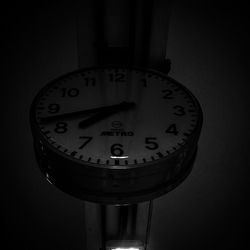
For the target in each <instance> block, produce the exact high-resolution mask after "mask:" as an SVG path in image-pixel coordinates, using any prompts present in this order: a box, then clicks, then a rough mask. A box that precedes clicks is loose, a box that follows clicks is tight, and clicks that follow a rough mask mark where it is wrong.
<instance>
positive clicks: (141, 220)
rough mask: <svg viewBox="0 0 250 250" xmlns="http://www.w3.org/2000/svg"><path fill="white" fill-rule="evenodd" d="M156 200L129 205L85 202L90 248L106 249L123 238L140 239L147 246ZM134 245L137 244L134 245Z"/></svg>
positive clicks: (87, 236) (128, 239)
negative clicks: (154, 201)
mask: <svg viewBox="0 0 250 250" xmlns="http://www.w3.org/2000/svg"><path fill="white" fill-rule="evenodd" d="M152 205H153V202H152V201H148V202H143V203H138V204H127V205H102V204H96V203H90V202H85V203H84V221H85V245H84V247H85V248H84V249H86V250H106V248H108V247H109V246H112V245H114V244H115V245H118V246H119V244H120V247H121V246H122V244H123V242H136V244H138V242H139V243H140V244H141V246H143V249H144V250H146V248H147V244H148V241H149V235H150V225H151V216H152V209H153V206H152ZM130 247H133V245H132V246H130Z"/></svg>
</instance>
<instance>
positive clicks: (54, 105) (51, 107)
mask: <svg viewBox="0 0 250 250" xmlns="http://www.w3.org/2000/svg"><path fill="white" fill-rule="evenodd" d="M59 109H60V105H59V104H57V103H51V104H49V105H48V113H51V114H55V113H57V112H58V111H59Z"/></svg>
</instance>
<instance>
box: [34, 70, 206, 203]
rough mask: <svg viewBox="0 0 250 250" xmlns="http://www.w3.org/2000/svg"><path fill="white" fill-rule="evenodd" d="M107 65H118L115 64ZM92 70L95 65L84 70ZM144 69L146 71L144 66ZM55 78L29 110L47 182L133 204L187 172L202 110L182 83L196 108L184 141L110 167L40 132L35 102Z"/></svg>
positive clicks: (99, 198) (93, 199) (94, 198)
mask: <svg viewBox="0 0 250 250" xmlns="http://www.w3.org/2000/svg"><path fill="white" fill-rule="evenodd" d="M110 67H112V68H113V67H116V68H119V66H117V65H116V66H110ZM121 67H122V68H124V67H125V66H124V65H123V66H121ZM105 68H106V67H105ZM130 68H131V67H130ZM133 68H134V67H133ZM91 69H94V68H89V69H85V70H91ZM134 69H136V68H134ZM137 69H139V70H143V69H141V68H137ZM145 71H149V70H148V69H145ZM79 72H81V70H77V71H74V72H72V73H69V74H66V75H64V76H61V77H60V78H58V79H56V80H54V81H58V80H60V79H62V78H64V77H67V76H68V75H72V74H76V73H79ZM150 72H152V73H156V74H160V75H162V73H161V72H157V71H155V70H150ZM165 77H167V79H168V80H169V81H174V82H175V83H176V84H179V85H181V84H180V83H178V82H176V81H175V80H173V79H172V78H170V77H169V76H167V75H165ZM54 81H52V82H51V83H49V84H48V85H46V86H45V87H44V88H43V89H42V90H41V91H40V92H39V93H38V95H37V96H36V97H35V99H34V101H33V103H32V105H31V110H30V124H31V129H32V134H33V138H34V150H35V155H36V160H37V162H38V165H39V167H40V169H41V171H42V173H43V174H44V175H45V176H46V178H47V180H48V181H49V182H50V183H52V184H54V185H55V186H57V187H58V188H59V189H61V190H62V191H64V192H66V193H68V194H71V195H72V196H75V197H77V198H80V199H83V200H86V201H91V202H97V203H101V204H135V203H138V202H143V201H148V200H152V199H154V198H157V197H159V196H161V195H163V194H165V193H167V192H169V191H171V190H172V189H174V188H175V187H176V186H178V185H179V184H180V183H181V182H182V181H183V180H184V179H185V178H186V177H187V175H188V174H189V173H190V171H191V169H192V165H193V162H194V159H195V156H196V152H197V142H198V138H199V135H200V130H201V126H202V111H201V108H200V105H199V103H198V101H197V100H196V98H195V97H194V96H193V95H192V94H191V93H190V91H189V90H187V89H186V88H185V87H184V86H182V85H181V87H182V88H184V89H185V90H186V91H187V92H188V93H189V95H190V96H191V97H192V99H193V102H194V103H195V106H196V107H198V123H197V126H196V128H195V129H194V132H193V133H192V134H191V135H190V136H189V137H188V138H187V140H186V143H185V144H184V145H183V146H180V148H178V149H177V150H176V151H175V152H173V153H170V154H169V155H167V156H165V157H162V158H160V159H158V160H155V161H151V162H146V163H139V164H137V165H118V166H116V165H114V166H112V165H103V164H97V163H90V162H86V161H83V160H79V159H77V158H74V157H72V156H70V155H67V154H65V153H63V152H61V151H59V150H58V149H57V148H55V147H54V146H53V145H51V144H50V143H49V142H48V139H47V138H46V137H45V136H44V135H43V134H42V132H41V131H40V128H39V125H38V123H37V121H36V119H35V117H36V110H35V108H36V103H37V101H38V100H39V98H40V96H41V95H43V93H45V92H46V90H47V89H48V88H49V87H50V85H51V84H53V83H54Z"/></svg>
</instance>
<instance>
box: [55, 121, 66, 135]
mask: <svg viewBox="0 0 250 250" xmlns="http://www.w3.org/2000/svg"><path fill="white" fill-rule="evenodd" d="M67 130H68V124H67V123H66V122H57V123H56V127H55V129H54V131H55V132H56V133H58V134H63V133H65V132H66V131H67Z"/></svg>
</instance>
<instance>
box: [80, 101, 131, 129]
mask: <svg viewBox="0 0 250 250" xmlns="http://www.w3.org/2000/svg"><path fill="white" fill-rule="evenodd" d="M133 107H135V103H133V102H122V103H120V104H118V105H114V106H112V107H110V109H107V110H105V111H100V112H98V113H96V114H94V115H92V116H91V117H89V118H87V119H85V120H82V121H80V123H79V128H86V127H88V126H90V125H92V124H94V123H96V122H98V121H101V120H103V119H105V118H107V117H109V116H111V115H113V114H115V113H117V112H120V111H125V110H128V109H131V108H133Z"/></svg>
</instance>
